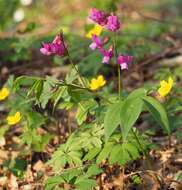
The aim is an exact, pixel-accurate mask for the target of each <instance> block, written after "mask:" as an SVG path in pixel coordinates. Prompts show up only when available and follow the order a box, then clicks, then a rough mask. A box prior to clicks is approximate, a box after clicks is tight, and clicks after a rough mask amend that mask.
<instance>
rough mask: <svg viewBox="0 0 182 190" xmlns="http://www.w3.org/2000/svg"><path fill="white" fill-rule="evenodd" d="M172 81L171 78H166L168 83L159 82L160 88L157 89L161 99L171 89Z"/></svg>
mask: <svg viewBox="0 0 182 190" xmlns="http://www.w3.org/2000/svg"><path fill="white" fill-rule="evenodd" d="M173 83H174V81H173V79H172V78H171V77H169V78H168V81H165V80H162V81H160V88H159V89H158V93H159V95H160V96H161V97H165V96H166V95H167V94H169V92H170V91H171V89H172V86H173Z"/></svg>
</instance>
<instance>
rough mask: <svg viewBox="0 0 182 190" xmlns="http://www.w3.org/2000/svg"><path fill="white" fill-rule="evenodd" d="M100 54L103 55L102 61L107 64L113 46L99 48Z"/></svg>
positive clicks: (111, 55) (111, 54)
mask: <svg viewBox="0 0 182 190" xmlns="http://www.w3.org/2000/svg"><path fill="white" fill-rule="evenodd" d="M100 52H101V54H102V55H103V56H104V57H103V59H102V63H106V64H108V63H109V61H110V60H111V58H112V57H113V54H114V53H113V47H112V46H111V47H110V48H109V50H105V49H102V48H101V49H100Z"/></svg>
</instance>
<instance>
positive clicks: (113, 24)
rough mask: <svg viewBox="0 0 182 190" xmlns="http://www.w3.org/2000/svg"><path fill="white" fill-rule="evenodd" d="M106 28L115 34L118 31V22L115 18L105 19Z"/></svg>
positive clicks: (112, 16)
mask: <svg viewBox="0 0 182 190" xmlns="http://www.w3.org/2000/svg"><path fill="white" fill-rule="evenodd" d="M106 28H107V29H108V30H111V31H112V32H116V31H118V30H119V29H120V22H119V18H118V17H117V16H114V15H111V16H108V17H107V24H106Z"/></svg>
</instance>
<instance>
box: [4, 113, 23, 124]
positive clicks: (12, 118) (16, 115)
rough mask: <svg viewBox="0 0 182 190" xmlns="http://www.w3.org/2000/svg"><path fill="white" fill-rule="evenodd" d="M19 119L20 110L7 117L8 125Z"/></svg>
mask: <svg viewBox="0 0 182 190" xmlns="http://www.w3.org/2000/svg"><path fill="white" fill-rule="evenodd" d="M20 119H21V114H20V112H16V113H15V115H11V116H8V117H7V121H8V125H15V124H17V123H18V122H19V121H20Z"/></svg>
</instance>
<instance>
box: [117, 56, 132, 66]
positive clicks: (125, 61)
mask: <svg viewBox="0 0 182 190" xmlns="http://www.w3.org/2000/svg"><path fill="white" fill-rule="evenodd" d="M132 60H133V57H132V56H130V55H119V56H118V64H120V67H121V70H124V69H128V65H129V63H131V62H132Z"/></svg>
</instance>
